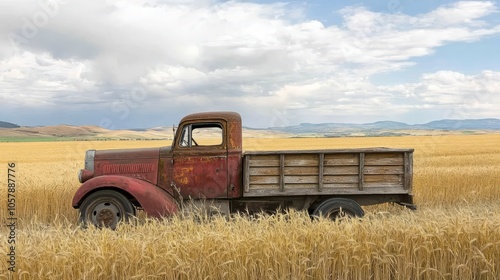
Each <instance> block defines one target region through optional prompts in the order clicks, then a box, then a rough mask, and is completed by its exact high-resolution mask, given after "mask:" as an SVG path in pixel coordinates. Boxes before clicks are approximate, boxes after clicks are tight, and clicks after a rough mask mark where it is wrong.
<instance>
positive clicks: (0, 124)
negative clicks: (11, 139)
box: [0, 121, 20, 128]
mask: <svg viewBox="0 0 500 280" xmlns="http://www.w3.org/2000/svg"><path fill="white" fill-rule="evenodd" d="M0 127H3V128H17V127H20V126H18V125H17V124H13V123H10V122H2V121H0Z"/></svg>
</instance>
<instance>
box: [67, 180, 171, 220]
mask: <svg viewBox="0 0 500 280" xmlns="http://www.w3.org/2000/svg"><path fill="white" fill-rule="evenodd" d="M101 189H119V190H121V191H122V192H125V193H127V194H129V195H130V196H132V197H134V198H135V199H136V200H137V201H138V202H139V204H140V205H141V207H142V209H144V211H145V212H146V213H147V214H148V216H152V217H161V216H169V215H172V214H174V213H176V212H177V210H178V207H177V203H176V201H175V199H174V198H173V197H172V196H170V194H168V193H167V192H166V191H164V190H162V189H160V188H159V187H157V186H155V185H153V184H151V183H148V182H146V181H142V180H139V179H134V178H130V177H125V176H117V175H104V176H99V177H95V178H92V179H90V180H88V181H86V182H85V183H83V184H82V185H81V186H80V188H79V189H78V190H77V191H76V193H75V196H74V197H73V202H72V205H73V208H75V209H78V208H79V207H80V205H81V204H82V202H83V200H84V199H85V198H86V197H87V196H88V195H90V194H91V193H92V192H94V191H96V190H101Z"/></svg>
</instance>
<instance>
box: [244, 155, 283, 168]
mask: <svg viewBox="0 0 500 280" xmlns="http://www.w3.org/2000/svg"><path fill="white" fill-rule="evenodd" d="M249 163H250V165H249V166H250V167H254V166H280V156H279V155H252V157H251V159H250V162H249Z"/></svg>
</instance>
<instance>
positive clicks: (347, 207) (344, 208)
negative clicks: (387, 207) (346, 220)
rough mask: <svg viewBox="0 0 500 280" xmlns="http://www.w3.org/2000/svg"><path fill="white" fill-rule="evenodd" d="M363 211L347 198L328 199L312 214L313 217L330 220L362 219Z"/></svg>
mask: <svg viewBox="0 0 500 280" xmlns="http://www.w3.org/2000/svg"><path fill="white" fill-rule="evenodd" d="M364 215H365V211H363V208H361V206H359V204H358V203H357V202H356V201H354V200H352V199H348V198H330V199H327V200H325V201H323V202H322V203H321V204H320V205H318V207H316V209H314V212H313V214H312V216H313V217H325V218H329V219H332V220H336V219H340V218H342V217H359V218H361V217H363V216H364Z"/></svg>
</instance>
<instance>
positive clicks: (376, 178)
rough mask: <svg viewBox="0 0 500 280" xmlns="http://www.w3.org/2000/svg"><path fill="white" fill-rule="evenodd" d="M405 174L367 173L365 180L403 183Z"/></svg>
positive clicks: (368, 181) (369, 181)
mask: <svg viewBox="0 0 500 280" xmlns="http://www.w3.org/2000/svg"><path fill="white" fill-rule="evenodd" d="M403 180H404V179H403V175H393V174H388V175H387V174H384V175H365V182H367V183H385V182H388V183H400V184H401V186H402V185H403Z"/></svg>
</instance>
